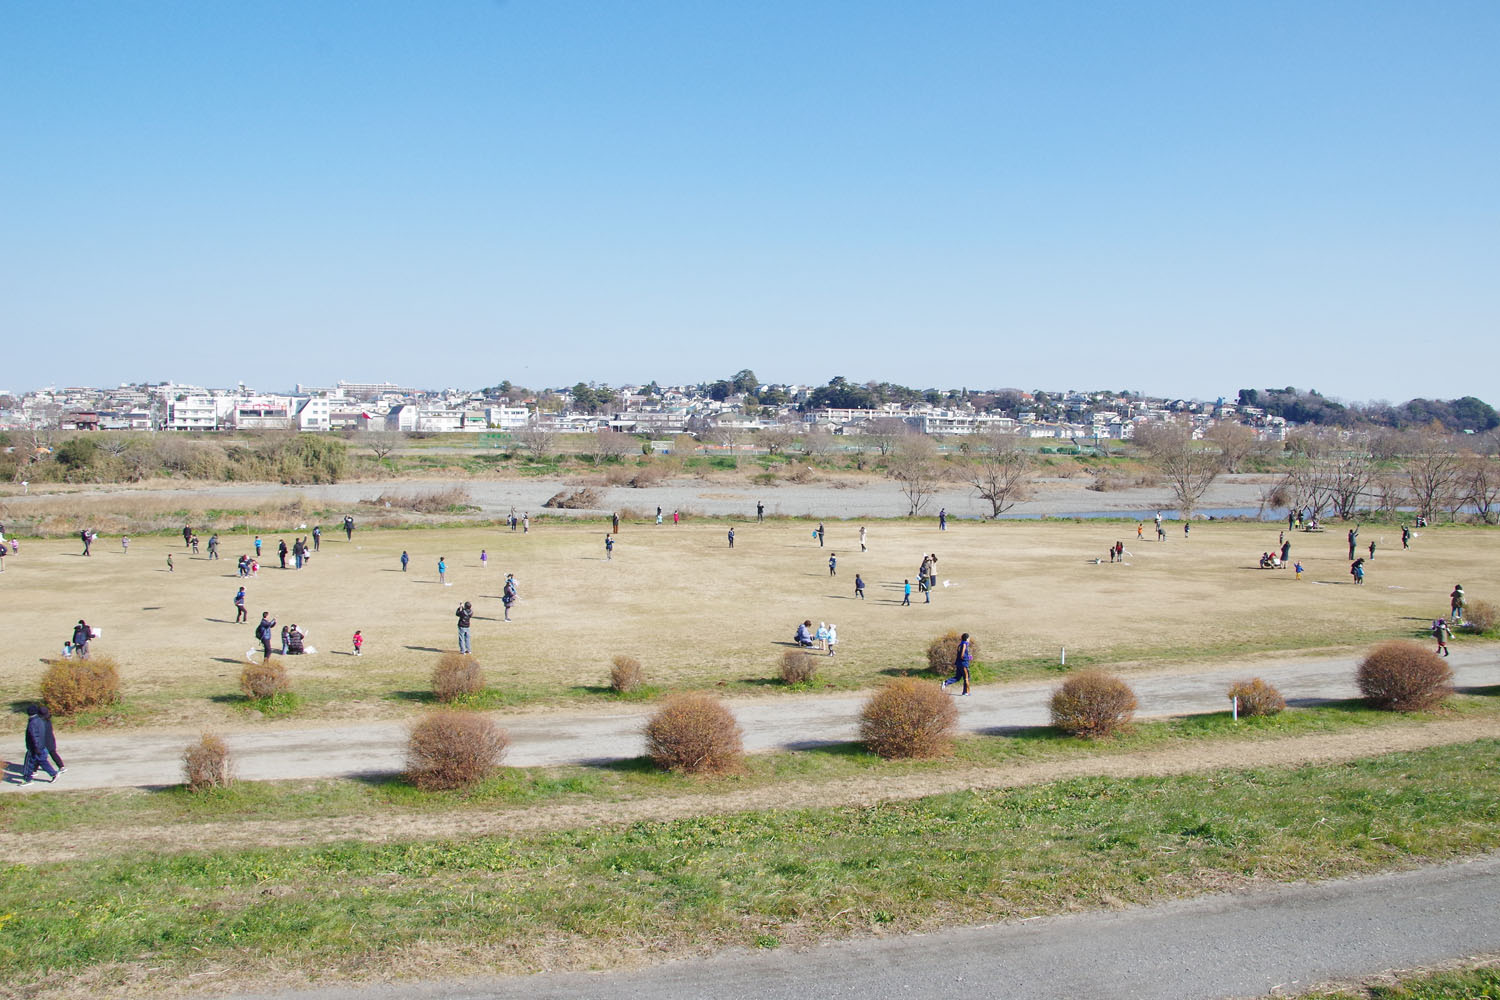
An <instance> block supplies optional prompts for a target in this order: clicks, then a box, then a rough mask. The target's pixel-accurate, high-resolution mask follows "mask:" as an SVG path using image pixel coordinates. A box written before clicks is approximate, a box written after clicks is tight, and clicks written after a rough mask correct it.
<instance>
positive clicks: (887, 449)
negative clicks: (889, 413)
mask: <svg viewBox="0 0 1500 1000" xmlns="http://www.w3.org/2000/svg"><path fill="white" fill-rule="evenodd" d="M910 433H911V426H910V425H909V424H907V422H906V421H905V420H902V419H901V418H900V417H876V418H875V419H874V420H872V421H870V427H869V430H868V431H866V432H865V437H866V438H868V439H869V441H870V443H871V444H873V445H874V446H875V449H876V450H877V451H879V452H880V457H881V458H886V457H887V456H889V455H890V453H891V451H892V450H893V449H894V448H895V447H896V442H898V441H900V440H901V439H902V438H904V437H906V436H907V435H908V434H910Z"/></svg>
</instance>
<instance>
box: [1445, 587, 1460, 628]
mask: <svg viewBox="0 0 1500 1000" xmlns="http://www.w3.org/2000/svg"><path fill="white" fill-rule="evenodd" d="M1448 606H1449V613H1450V617H1451V618H1452V619H1453V620H1454V621H1455V622H1457V623H1458V624H1460V625H1462V624H1463V620H1464V585H1463V584H1461V583H1460V584H1456V585H1455V586H1454V588H1453V593H1451V594H1449V595H1448Z"/></svg>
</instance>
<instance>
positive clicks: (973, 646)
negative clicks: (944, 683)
mask: <svg viewBox="0 0 1500 1000" xmlns="http://www.w3.org/2000/svg"><path fill="white" fill-rule="evenodd" d="M962 638H963V637H962V636H961V635H959V634H958V633H957V632H953V631H948V632H944V633H943V634H942V635H940V636H938V637H937V638H936V639H934V640H932V641H931V642H930V643H928V644H927V669H928V670H931V671H932V672H933V673H935V674H937V675H938V676H940V677H947V676H948V675H949V674H951V673H953V661H954V659H956V658H957V656H958V643H959V640H960V639H962ZM969 658H970V660H971V661H972V662H973V663H978V662H979V640H978V639H975V638H974V637H972V636H970V637H969Z"/></svg>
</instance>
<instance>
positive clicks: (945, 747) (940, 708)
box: [859, 677, 958, 758]
mask: <svg viewBox="0 0 1500 1000" xmlns="http://www.w3.org/2000/svg"><path fill="white" fill-rule="evenodd" d="M957 727H958V706H957V705H956V704H954V701H953V699H952V698H950V697H949V696H948V695H947V694H946V693H945V692H944V691H943V689H942V688H940V687H937V686H936V685H934V684H933V683H932V682H931V681H925V682H924V681H920V680H918V679H917V678H915V677H903V678H901V679H900V680H897V681H894V682H893V683H891V684H888V685H886V686H885V687H883V688H881V689H880V690H879V691H877V692H875V693H874V694H873V695H871V696H870V700H869V701H867V702H865V707H864V710H863V711H861V712H860V716H859V736H860V739H862V740H864V743H865V746H867V747H869V748H870V750H871V751H872V752H874V753H877V754H879V755H880V756H882V757H888V758H889V757H941V756H944V755H946V754H948V753H950V752H951V751H952V750H953V732H954V730H955V729H956V728H957Z"/></svg>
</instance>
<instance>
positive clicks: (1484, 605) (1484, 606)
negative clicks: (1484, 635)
mask: <svg viewBox="0 0 1500 1000" xmlns="http://www.w3.org/2000/svg"><path fill="white" fill-rule="evenodd" d="M1464 625H1465V626H1466V627H1467V628H1468V629H1469V630H1470V631H1472V632H1488V631H1490V630H1491V629H1493V628H1494V627H1495V626H1497V625H1500V608H1497V607H1495V605H1493V604H1491V603H1490V602H1489V601H1486V600H1482V599H1477V598H1476V599H1469V600H1466V601H1465V602H1464Z"/></svg>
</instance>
